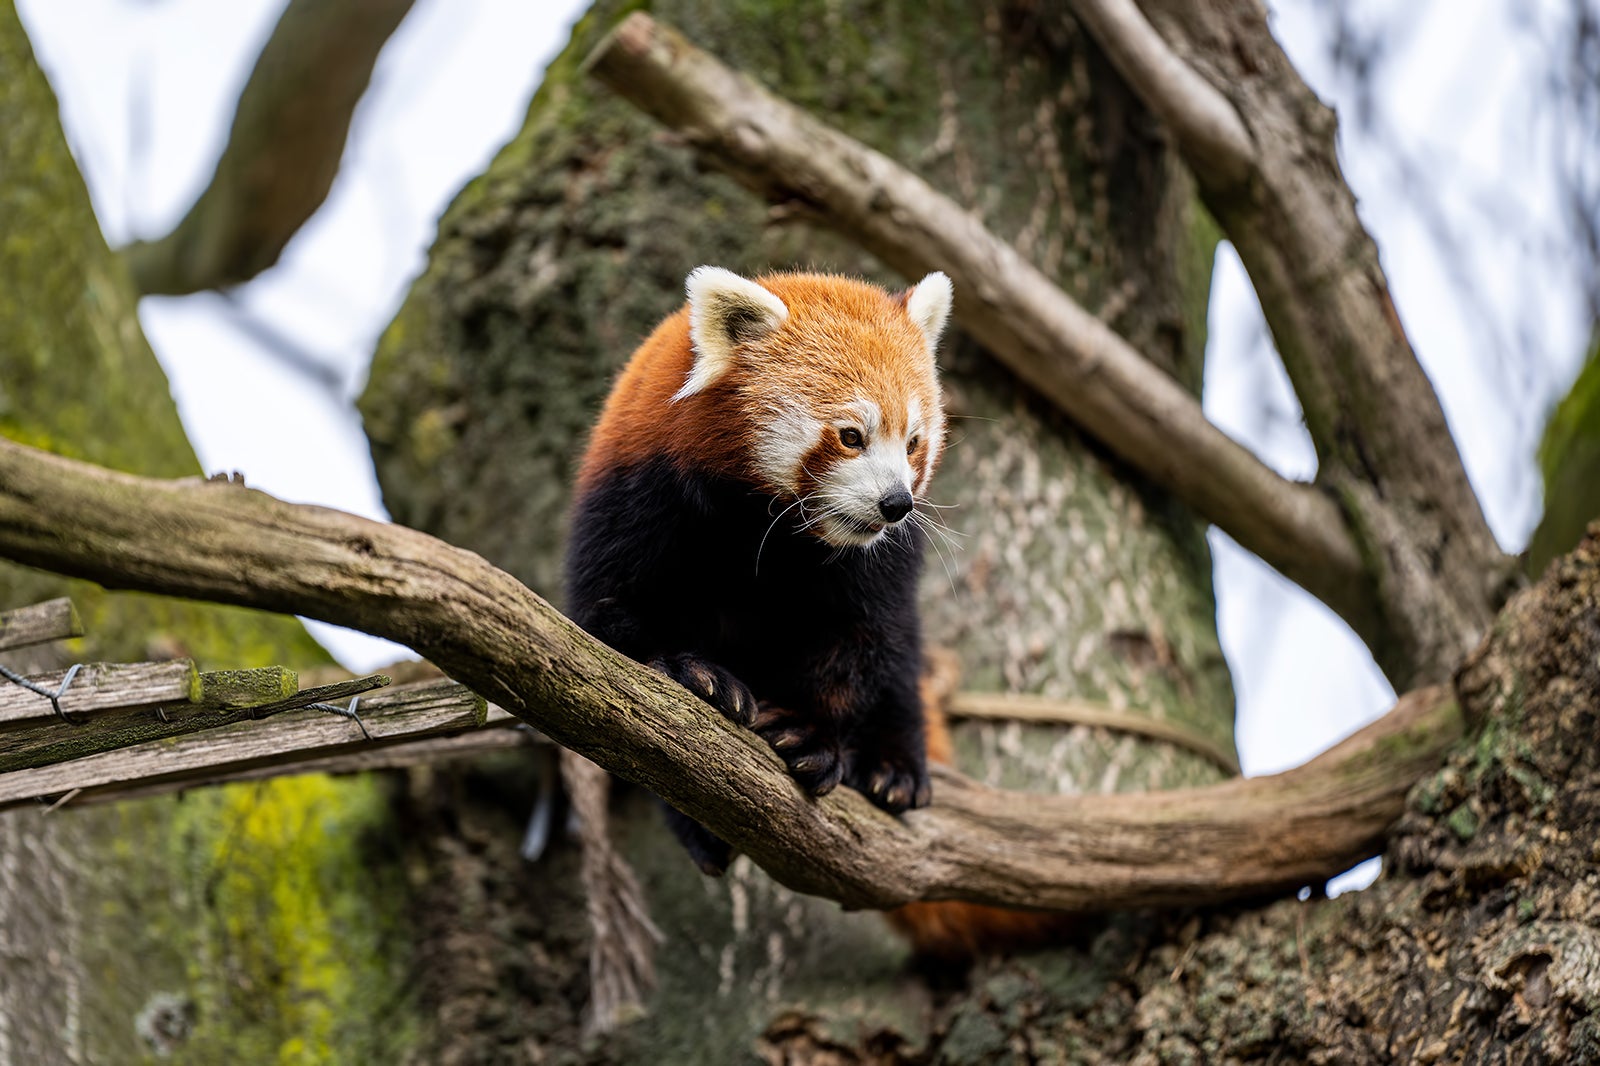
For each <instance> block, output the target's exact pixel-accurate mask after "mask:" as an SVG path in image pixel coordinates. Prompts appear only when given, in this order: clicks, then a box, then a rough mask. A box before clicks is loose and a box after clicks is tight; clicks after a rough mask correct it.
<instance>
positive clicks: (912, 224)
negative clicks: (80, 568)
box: [588, 13, 1380, 640]
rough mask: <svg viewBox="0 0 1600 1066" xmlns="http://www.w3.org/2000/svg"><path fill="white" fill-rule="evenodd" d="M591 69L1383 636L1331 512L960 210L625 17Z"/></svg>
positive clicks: (672, 35) (1349, 543)
mask: <svg viewBox="0 0 1600 1066" xmlns="http://www.w3.org/2000/svg"><path fill="white" fill-rule="evenodd" d="M588 63H589V67H590V70H591V71H592V72H593V73H594V74H595V76H597V77H598V78H599V79H600V80H601V81H603V82H605V83H606V84H607V85H609V86H610V87H612V88H613V89H615V90H616V91H617V92H619V93H620V94H622V95H623V96H624V97H626V98H627V99H628V100H629V101H631V102H632V103H633V104H635V105H636V106H638V107H639V108H641V109H642V110H644V111H646V112H647V113H649V114H650V115H652V116H654V117H655V118H657V119H659V120H660V121H662V122H663V123H665V124H666V125H668V126H670V127H672V128H673V129H675V130H678V131H679V132H681V133H682V134H683V135H684V137H685V138H686V139H687V140H688V141H689V143H690V144H691V145H693V146H694V147H695V148H696V150H698V151H699V152H700V153H701V154H702V155H703V156H704V157H705V158H706V159H707V160H708V161H709V162H711V163H713V164H715V165H717V166H719V167H721V168H723V169H726V170H728V171H729V172H730V173H731V174H733V176H734V177H736V178H738V179H739V180H740V181H741V182H743V183H744V184H746V185H748V186H750V187H751V188H752V189H755V190H756V191H758V192H760V193H762V194H764V195H766V196H767V197H769V198H771V199H773V200H777V201H783V200H800V201H803V202H804V203H806V204H807V205H808V206H810V207H811V208H813V209H814V210H815V211H816V213H817V214H818V215H819V216H820V218H821V219H822V220H823V221H825V222H826V223H827V224H829V225H831V226H833V227H834V228H836V229H838V230H840V231H841V232H843V233H845V234H848V235H849V236H850V237H851V238H852V239H853V240H856V241H857V242H858V243H860V244H861V245H862V246H863V247H865V248H867V249H868V250H870V251H872V252H873V253H874V254H876V255H878V256H879V257H881V258H882V259H883V260H884V261H885V262H887V263H889V264H890V265H891V266H892V267H894V268H895V269H896V270H899V271H901V272H902V273H904V274H906V275H907V276H911V277H916V276H919V275H921V274H922V273H924V272H926V271H929V270H943V271H944V272H945V273H947V274H949V275H950V277H951V279H952V280H953V281H954V282H955V291H956V316H957V317H958V318H959V319H960V320H961V324H962V326H963V327H964V328H965V329H966V330H967V331H968V332H970V333H971V334H972V335H973V336H974V337H976V338H977V339H978V340H979V341H981V342H982V343H983V344H984V346H985V347H986V348H988V349H989V350H990V351H991V352H993V353H994V355H995V356H996V357H998V358H999V359H1000V360H1001V361H1002V362H1004V363H1005V364H1006V365H1007V366H1009V367H1010V368H1011V369H1012V370H1013V371H1015V372H1016V373H1017V374H1018V375H1019V376H1020V377H1022V378H1023V380H1025V381H1027V382H1028V383H1029V384H1030V385H1031V386H1032V387H1033V388H1035V389H1037V390H1038V391H1039V392H1040V393H1041V394H1042V395H1043V396H1045V397H1046V398H1047V399H1049V400H1050V401H1052V402H1053V403H1055V404H1056V405H1057V406H1059V407H1060V408H1061V409H1062V410H1063V411H1065V412H1066V413H1067V414H1068V415H1070V416H1071V417H1072V418H1073V419H1074V420H1075V421H1076V422H1078V423H1079V424H1080V425H1082V426H1083V427H1084V428H1085V429H1087V430H1088V431H1089V432H1090V433H1092V434H1094V435H1095V436H1096V437H1098V438H1099V439H1100V440H1101V441H1103V442H1104V443H1105V444H1106V445H1107V446H1108V447H1109V448H1111V450H1112V451H1114V452H1116V453H1117V454H1118V455H1119V456H1121V457H1122V458H1123V459H1125V460H1126V461H1128V462H1129V463H1130V464H1132V465H1133V466H1134V467H1136V468H1137V469H1138V470H1139V471H1140V472H1142V473H1143V474H1144V475H1145V476H1147V477H1149V478H1150V479H1151V480H1152V481H1154V482H1155V483H1156V484H1158V485H1161V486H1163V487H1165V488H1166V489H1168V490H1169V491H1171V492H1172V493H1173V494H1174V495H1175V496H1177V497H1178V498H1179V499H1181V500H1183V501H1184V502H1185V503H1187V504H1189V505H1190V506H1191V507H1193V508H1194V509H1195V510H1196V511H1198V512H1199V513H1200V514H1201V515H1202V516H1203V517H1204V518H1206V519H1207V520H1209V521H1212V522H1215V523H1216V524H1217V525H1218V526H1220V527H1221V528H1222V529H1224V530H1226V531H1227V532H1228V533H1229V534H1230V535H1231V536H1232V537H1233V538H1234V539H1235V540H1237V541H1238V542H1239V543H1240V544H1242V545H1243V546H1244V547H1245V548H1246V549H1248V550H1249V551H1252V552H1254V553H1255V554H1257V555H1259V556H1260V557H1261V558H1262V559H1264V560H1266V561H1267V562H1268V563H1269V564H1271V565H1272V566H1273V567H1275V568H1276V569H1277V570H1278V571H1279V572H1280V573H1282V574H1284V575H1285V576H1286V577H1288V578H1289V579H1290V580H1292V581H1294V582H1296V583H1297V584H1299V585H1301V586H1302V587H1304V588H1305V589H1307V590H1308V591H1310V592H1311V593H1312V594H1313V595H1315V596H1316V597H1317V598H1318V599H1320V600H1322V601H1323V602H1324V603H1326V604H1328V605H1329V606H1330V607H1332V608H1333V609H1334V610H1335V611H1337V612H1338V613H1339V615H1340V617H1342V618H1344V619H1345V621H1347V622H1348V623H1349V624H1350V625H1351V626H1352V627H1353V628H1354V629H1355V630H1356V632H1358V633H1360V634H1361V635H1362V636H1364V637H1366V638H1368V639H1369V640H1372V639H1376V637H1377V636H1379V635H1380V630H1379V627H1378V624H1377V623H1378V614H1377V611H1376V600H1375V590H1374V589H1373V586H1372V584H1371V582H1370V581H1369V580H1368V579H1367V577H1366V574H1365V564H1364V562H1363V560H1362V558H1361V555H1360V553H1359V552H1358V551H1357V550H1356V542H1355V539H1354V538H1353V537H1352V536H1351V533H1350V530H1349V528H1348V527H1347V525H1346V523H1345V521H1344V517H1343V515H1342V514H1341V513H1340V511H1339V508H1338V506H1337V504H1335V503H1334V502H1333V500H1332V499H1330V498H1329V497H1328V496H1326V495H1325V494H1323V493H1321V492H1319V491H1317V490H1315V489H1312V488H1310V487H1308V486H1305V485H1300V484H1296V483H1294V482H1291V481H1288V480H1286V479H1284V478H1282V477H1280V476H1278V475H1277V474H1276V473H1274V472H1273V471H1272V470H1270V469H1269V468H1267V467H1266V466H1265V465H1264V464H1263V463H1262V462H1261V461H1260V460H1258V459H1257V458H1256V457H1255V456H1254V455H1252V454H1250V452H1249V451H1248V450H1246V449H1245V448H1243V447H1242V446H1240V445H1239V444H1238V443H1237V442H1235V441H1233V440H1231V439H1230V438H1229V437H1228V436H1227V435H1226V434H1224V433H1223V432H1222V431H1221V430H1219V429H1217V428H1216V427H1215V426H1213V425H1212V424H1211V423H1210V422H1208V421H1207V420H1206V417H1205V415H1204V413H1203V412H1202V411H1201V409H1200V405H1199V403H1197V402H1196V401H1195V399H1194V397H1192V396H1190V395H1189V394H1188V393H1186V392H1185V391H1184V390H1183V389H1182V388H1181V387H1180V386H1179V385H1178V384H1177V383H1176V382H1174V381H1173V380H1172V379H1171V378H1170V377H1168V376H1167V375H1166V374H1164V373H1162V372H1161V371H1160V370H1158V369H1157V368H1156V367H1155V366H1153V365H1152V364H1151V363H1150V362H1149V361H1148V360H1146V359H1145V358H1144V357H1143V356H1141V355H1140V354H1139V353H1138V352H1137V351H1135V350H1134V349H1133V348H1132V347H1131V346H1130V345H1129V344H1128V342H1127V341H1125V340H1123V339H1122V338H1121V337H1120V336H1118V335H1117V333H1116V332H1115V331H1113V330H1112V329H1111V328H1110V327H1108V326H1107V325H1106V324H1105V323H1103V322H1101V321H1100V320H1099V319H1098V318H1096V317H1095V316H1094V315H1092V314H1090V313H1089V312H1087V311H1085V310H1084V309H1083V308H1082V307H1080V306H1078V304H1076V303H1075V302H1073V300H1072V299H1071V298H1070V297H1069V296H1067V295H1066V294H1065V293H1063V292H1062V291H1061V290H1060V289H1059V288H1058V287H1057V286H1056V285H1055V284H1054V283H1053V282H1051V281H1050V279H1049V278H1047V277H1045V276H1044V275H1043V274H1042V273H1040V272H1039V271H1038V270H1037V269H1036V268H1035V267H1034V266H1033V265H1032V264H1031V263H1029V262H1028V261H1027V260H1026V259H1024V258H1023V257H1022V256H1021V255H1019V254H1018V253H1017V252H1016V250H1015V249H1013V248H1012V247H1011V246H1010V245H1009V244H1007V243H1006V242H1004V241H1002V240H1001V239H1000V238H998V237H996V236H995V235H994V234H992V233H990V232H989V231H988V230H987V229H985V228H984V227H983V225H982V224H981V223H980V222H978V220H977V219H975V218H974V217H973V216H972V215H970V214H968V213H967V212H966V211H964V210H962V208H961V207H960V205H958V204H956V203H955V202H954V201H952V200H950V199H949V198H947V197H945V196H943V195H941V194H940V193H939V192H937V191H935V190H934V189H933V188H932V187H930V186H929V185H928V184H927V183H926V182H924V181H922V180H921V179H920V178H918V177H917V176H916V175H914V174H912V173H910V172H909V171H907V170H905V169H903V168H902V167H900V166H899V165H897V164H896V163H894V162H893V161H892V160H890V159H888V158H887V157H886V156H883V155H881V154H879V153H877V152H875V151H873V150H871V149H869V148H867V147H865V146H863V145H861V144H859V143H858V142H856V141H853V140H851V139H850V138H848V137H846V136H844V135H843V134H842V133H839V132H838V131H837V130H834V129H832V128H831V127H828V126H826V125H824V124H823V123H821V122H819V121H818V120H816V119H814V118H812V117H811V116H810V115H808V114H806V113H805V112H803V111H801V110H799V109H798V108H796V107H794V106H792V105H790V104H787V103H785V102H784V101H782V100H779V99H778V98H777V97H775V96H773V95H772V94H770V93H768V92H767V91H766V90H764V89H762V88H761V87H760V86H758V85H756V84H755V83H754V82H752V81H751V80H750V79H748V78H746V77H744V76H743V75H741V74H739V73H737V72H736V71H733V70H731V69H729V68H728V67H726V66H724V65H723V64H722V63H720V62H719V61H718V60H716V59H715V58H714V57H712V56H710V55H707V54H706V53H705V52H702V51H700V50H699V49H697V48H695V47H694V46H693V45H691V44H690V43H689V42H687V41H685V40H684V39H683V38H682V37H681V36H679V35H678V34H677V33H676V32H675V31H673V30H672V29H671V28H669V27H666V26H662V25H660V24H659V23H656V22H655V21H653V20H652V19H651V18H650V17H649V16H648V15H645V14H642V13H635V14H633V15H630V16H629V17H628V18H627V19H626V20H625V21H624V22H623V23H622V24H621V25H620V26H618V27H617V29H616V30H615V31H613V33H612V34H611V36H609V37H608V38H606V40H605V41H604V42H602V43H601V45H600V46H599V47H598V48H596V49H595V51H594V54H593V55H591V56H590V57H589V60H588Z"/></svg>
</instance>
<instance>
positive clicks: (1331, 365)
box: [1072, 0, 1517, 688]
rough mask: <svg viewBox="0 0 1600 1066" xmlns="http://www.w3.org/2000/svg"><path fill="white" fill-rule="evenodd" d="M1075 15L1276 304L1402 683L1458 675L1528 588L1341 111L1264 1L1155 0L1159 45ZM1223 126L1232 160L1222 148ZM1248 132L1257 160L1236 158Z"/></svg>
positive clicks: (1119, 9)
mask: <svg viewBox="0 0 1600 1066" xmlns="http://www.w3.org/2000/svg"><path fill="white" fill-rule="evenodd" d="M1072 6H1073V9H1074V10H1075V11H1076V12H1077V14H1078V16H1079V18H1080V19H1081V20H1082V21H1083V22H1084V23H1085V24H1086V25H1087V26H1088V27H1089V30H1090V32H1091V33H1093V34H1094V36H1095V37H1096V39H1097V40H1098V41H1099V42H1100V44H1101V46H1102V47H1104V48H1105V49H1106V51H1107V52H1108V53H1109V54H1110V56H1111V58H1112V61H1113V62H1114V63H1115V64H1116V65H1117V68H1118V69H1119V70H1120V71H1121V72H1122V74H1123V76H1124V77H1125V78H1126V79H1127V81H1128V83H1129V84H1130V85H1131V86H1132V87H1133V89H1134V91H1135V92H1137V93H1138V94H1139V95H1140V97H1141V98H1142V99H1143V100H1144V102H1145V104H1146V105H1147V106H1148V107H1149V108H1150V109H1151V110H1152V111H1154V112H1155V113H1156V114H1157V115H1159V116H1161V117H1162V118H1163V119H1164V120H1166V121H1167V123H1168V124H1169V125H1170V126H1171V127H1172V129H1173V132H1174V134H1175V135H1176V136H1175V139H1176V141H1177V144H1178V147H1179V149H1180V150H1181V151H1182V153H1183V155H1184V158H1185V160H1186V161H1187V162H1188V164H1189V166H1190V168H1191V169H1192V170H1193V171H1194V173H1195V177H1196V179H1197V180H1198V182H1199V186H1200V191H1201V195H1202V197H1203V198H1204V200H1205V202H1206V206H1207V207H1208V208H1209V209H1210V210H1211V213H1212V214H1213V215H1214V216H1215V217H1216V219H1217V221H1218V222H1219V223H1220V224H1221V226H1222V229H1223V232H1224V233H1225V234H1226V235H1227V237H1228V239H1229V240H1230V241H1232V242H1233V245H1234V247H1235V248H1237V249H1238V252H1239V257H1240V259H1241V260H1243V262H1244V266H1245V269H1246V270H1247V271H1248V272H1249V275H1250V280H1251V282H1252V283H1253V284H1254V286H1255V289H1256V292H1257V294H1258V295H1259V296H1260V299H1261V306H1262V310H1263V311H1264V312H1265V314H1266V318H1267V322H1268V324H1269V325H1270V327H1271V329H1272V335H1273V339H1274V341H1275V342H1276V344H1277V348H1278V351H1279V353H1280V354H1281V356H1282V358H1283V362H1284V366H1285V368H1286V369H1287V370H1288V372H1289V377H1290V379H1291V380H1292V381H1293V383H1294V387H1295V393H1296V395H1297V396H1298V397H1299V400H1300V405H1301V408H1302V410H1303V411H1304V412H1305V419H1306V426H1307V428H1308V429H1309V430H1310V433H1311V439H1312V442H1313V443H1314V444H1315V445H1316V449H1317V459H1318V474H1317V481H1318V483H1319V484H1321V485H1324V486H1326V487H1328V488H1329V489H1330V490H1332V491H1333V492H1334V493H1336V494H1337V496H1338V498H1339V499H1340V500H1341V502H1342V503H1343V505H1344V507H1345V510H1346V512H1347V513H1348V514H1349V515H1350V516H1351V519H1352V521H1351V526H1350V528H1351V529H1352V530H1353V532H1354V534H1355V536H1356V537H1357V538H1358V539H1359V541H1360V543H1361V550H1362V554H1363V555H1364V556H1365V557H1366V558H1367V560H1368V567H1369V570H1370V572H1371V579H1372V580H1374V581H1375V582H1376V586H1377V588H1378V590H1379V596H1380V603H1379V609H1380V611H1381V615H1382V618H1381V623H1380V625H1379V626H1378V628H1377V630H1376V632H1373V631H1365V630H1360V629H1359V627H1358V631H1360V632H1361V633H1362V636H1363V637H1364V638H1366V640H1367V645H1368V647H1369V648H1371V650H1372V652H1373V655H1374V656H1375V657H1376V658H1377V660H1378V663H1379V665H1381V666H1382V667H1383V668H1384V671H1385V673H1387V674H1388V675H1389V678H1390V680H1392V681H1393V682H1394V683H1395V685H1396V687H1398V688H1405V687H1410V686H1411V685H1414V684H1417V683H1420V682H1424V681H1436V680H1439V679H1441V678H1444V677H1446V676H1448V674H1449V671H1450V670H1451V669H1452V668H1453V667H1454V666H1455V664H1456V663H1458V662H1459V661H1460V660H1461V658H1462V656H1463V655H1465V654H1466V653H1467V652H1468V651H1470V650H1471V649H1472V647H1473V646H1474V645H1476V644H1477V642H1478V640H1479V639H1480V638H1481V637H1482V635H1483V634H1484V632H1485V631H1486V629H1487V627H1488V625H1489V622H1490V620H1491V619H1492V618H1493V617H1494V614H1495V612H1496V611H1497V610H1498V609H1499V607H1500V605H1501V604H1502V603H1503V602H1504V600H1505V597H1506V596H1507V595H1509V593H1510V592H1511V591H1512V590H1513V589H1514V588H1515V587H1516V585H1517V574H1516V566H1515V562H1514V560H1512V559H1510V558H1508V557H1507V556H1505V555H1504V554H1503V553H1502V552H1501V551H1500V550H1499V547H1498V545H1496V543H1495V541H1494V537H1493V536H1492V534H1491V533H1490V532H1489V528H1488V526H1487V524H1486V523H1485V522H1484V519H1483V513H1482V510H1481V509H1480V507H1479V505H1478V500H1477V497H1476V495H1474V493H1473V491H1472V486H1471V485H1470V484H1469V483H1468V481H1467V476H1466V471H1465V469H1464V468H1463V467H1462V464H1461V457H1460V455H1459V453H1458V452H1457V451H1456V448H1455V444H1454V442H1453V441H1452V440H1451V437H1450V430H1449V427H1448V426H1447V425H1446V424H1445V419H1444V412H1443V410H1442V409H1441V408H1440V406H1439V400H1438V397H1437V396H1436V395H1435V394H1434V392H1433V388H1432V386H1431V385H1430V384H1429V383H1428V379H1427V375H1426V374H1424V373H1423V370H1422V367H1421V366H1420V365H1419V364H1418V362H1417V359H1416V355H1415V353H1414V352H1413V351H1412V348H1411V342H1410V340H1409V339H1408V338H1407V336H1406V333H1405V330H1404V328H1403V327H1402V326H1401V324H1400V317H1399V315H1398V314H1397V313H1396V311H1395V307H1394V302H1393V300H1392V299H1391V297H1390V294H1389V287H1388V281H1387V279H1386V278H1385V277H1384V274H1383V269H1382V267H1381V266H1380V264H1379V261H1378V250H1377V246H1376V245H1375V244H1374V242H1373V240H1372V237H1371V235H1370V234H1369V233H1367V231H1366V229H1365V227H1363V226H1362V224H1361V220H1360V218H1359V216H1358V215H1357V213H1356V205H1355V197H1354V196H1353V195H1352V193H1351V191H1350V189H1349V186H1348V185H1346V184H1345V181H1344V177H1343V174H1342V172H1341V171H1340V169H1339V161H1338V152H1337V146H1336V144H1335V132H1336V128H1337V121H1336V119H1335V117H1334V115H1333V112H1332V111H1330V110H1329V109H1328V108H1327V107H1326V106H1324V105H1323V104H1322V103H1321V101H1319V100H1318V99H1317V98H1316V96H1315V94H1313V93H1312V91H1311V90H1310V88H1309V87H1307V86H1306V84H1305V82H1304V81H1303V80H1301V78H1300V76H1299V74H1298V73H1297V72H1296V71H1295V69H1294V67H1293V65H1292V64H1291V63H1290V62H1289V59H1288V57H1287V56H1285V55H1284V53H1283V50H1282V49H1281V48H1280V47H1279V46H1278V43H1277V41H1276V40H1274V39H1273V36H1272V32H1271V30H1270V28H1269V27H1268V25H1267V20H1266V9H1265V7H1263V6H1262V5H1261V4H1260V3H1259V2H1258V0H1223V2H1218V3H1207V4H1195V3H1191V2H1189V0H1143V7H1144V10H1145V12H1147V13H1149V15H1150V18H1151V19H1152V20H1153V21H1154V22H1155V23H1156V28H1159V29H1160V31H1161V33H1160V34H1158V33H1157V32H1156V28H1153V27H1152V26H1151V24H1150V23H1149V22H1146V21H1145V18H1144V16H1143V15H1142V14H1140V12H1139V11H1138V9H1137V8H1136V7H1135V5H1134V3H1133V0H1074V3H1073V5H1072ZM1163 38H1164V39H1163ZM1175 52H1176V53H1180V54H1181V55H1182V57H1183V58H1179V55H1178V54H1174V53H1175ZM1228 116H1231V120H1230V118H1229V117H1228ZM1235 127H1236V129H1235ZM1223 128H1227V129H1228V130H1229V132H1228V133H1227V134H1226V138H1227V141H1228V143H1229V146H1230V147H1228V149H1227V150H1219V148H1220V147H1222V145H1221V141H1220V139H1219V138H1216V137H1213V136H1212V133H1213V132H1214V130H1216V129H1223ZM1241 138H1242V140H1243V143H1244V144H1246V145H1248V146H1250V148H1251V151H1250V153H1249V154H1248V155H1239V154H1237V152H1236V151H1235V150H1234V147H1235V145H1234V142H1237V141H1239V140H1240V139H1241ZM1219 524H1220V523H1219Z"/></svg>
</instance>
